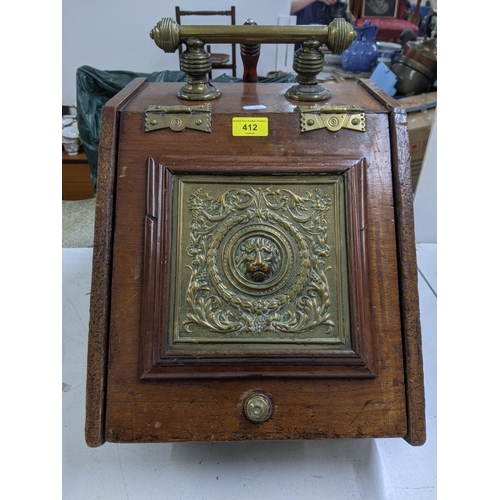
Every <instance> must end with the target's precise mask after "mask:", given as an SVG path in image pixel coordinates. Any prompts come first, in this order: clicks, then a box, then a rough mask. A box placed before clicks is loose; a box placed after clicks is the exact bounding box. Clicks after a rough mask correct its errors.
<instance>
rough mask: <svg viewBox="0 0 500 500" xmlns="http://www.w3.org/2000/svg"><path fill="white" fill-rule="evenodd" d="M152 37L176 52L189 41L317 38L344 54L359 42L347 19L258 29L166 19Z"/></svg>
mask: <svg viewBox="0 0 500 500" xmlns="http://www.w3.org/2000/svg"><path fill="white" fill-rule="evenodd" d="M149 36H150V37H151V38H152V39H153V40H154V41H155V43H156V45H158V47H160V49H162V50H164V51H165V52H175V51H176V50H177V48H178V47H179V45H180V44H181V43H183V42H186V40H188V39H189V38H198V39H200V40H203V42H204V43H243V44H251V45H255V44H262V43H302V42H304V41H305V40H310V39H311V38H315V39H317V40H319V41H320V42H321V43H324V44H325V45H326V46H327V47H328V48H329V49H330V50H331V51H332V53H334V54H341V53H342V52H343V51H344V50H345V49H347V48H348V47H349V46H350V45H351V43H352V42H353V41H354V40H355V39H356V32H355V31H354V28H353V27H352V25H351V24H349V23H348V22H347V21H346V20H345V19H341V18H337V19H334V20H333V21H332V22H331V23H330V24H329V25H328V26H259V25H241V26H238V25H223V26H188V25H182V26H181V25H179V24H177V23H176V22H175V21H174V20H173V19H171V18H165V17H164V18H163V19H162V20H161V21H159V22H158V23H157V24H156V26H155V27H154V28H153V29H152V30H151V31H150V33H149Z"/></svg>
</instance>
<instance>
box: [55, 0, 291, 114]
mask: <svg viewBox="0 0 500 500" xmlns="http://www.w3.org/2000/svg"><path fill="white" fill-rule="evenodd" d="M176 5H180V6H182V8H183V9H184V10H227V9H229V8H230V7H231V5H234V6H235V7H236V24H237V25H242V24H244V23H245V21H246V20H247V19H249V18H252V19H253V20H254V21H255V22H256V23H257V24H259V25H276V24H278V18H279V17H280V16H289V15H290V0H273V1H272V2H269V1H268V0H252V2H248V1H243V0H211V1H210V3H206V2H201V1H200V0H182V2H180V1H179V0H176V1H165V0H148V1H147V2H137V0H106V1H102V0H85V1H82V0H64V2H63V3H62V104H63V105H67V106H69V105H72V104H74V102H75V100H76V83H75V75H76V70H77V69H78V68H79V67H80V66H83V65H88V66H92V67H94V68H97V69H101V70H108V71H110V70H123V71H133V72H141V73H151V72H154V71H164V70H169V71H179V55H178V53H177V52H175V53H173V54H167V53H165V52H163V51H162V50H161V49H159V48H158V47H157V46H156V44H155V43H154V41H153V40H152V39H151V38H150V36H149V32H150V31H151V29H153V28H154V27H155V25H156V23H158V22H159V21H161V19H162V18H164V17H171V18H172V19H175V6H176ZM187 19H188V20H189V19H192V20H191V21H189V24H190V25H201V24H228V23H229V24H230V22H231V21H230V18H229V17H208V16H205V17H199V16H197V17H192V18H187ZM183 22H184V23H185V21H183ZM211 47H212V52H221V51H224V52H226V51H227V48H228V46H227V45H221V44H211ZM236 59H237V61H236V64H237V71H236V74H237V76H238V77H240V78H241V77H242V76H243V63H242V61H241V57H240V54H239V46H238V45H237V46H236ZM283 64H284V61H283ZM275 67H276V45H275V44H263V45H262V47H261V52H260V57H259V64H258V67H257V72H258V74H259V76H266V74H267V73H268V72H269V71H274V70H275ZM288 68H291V61H290V60H289V61H288ZM282 69H283V68H282ZM223 72H225V73H227V74H230V73H229V72H228V70H223V71H220V70H217V71H214V72H213V76H214V77H217V76H219V75H221V74H222V73H223Z"/></svg>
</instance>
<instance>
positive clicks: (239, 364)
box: [140, 157, 376, 380]
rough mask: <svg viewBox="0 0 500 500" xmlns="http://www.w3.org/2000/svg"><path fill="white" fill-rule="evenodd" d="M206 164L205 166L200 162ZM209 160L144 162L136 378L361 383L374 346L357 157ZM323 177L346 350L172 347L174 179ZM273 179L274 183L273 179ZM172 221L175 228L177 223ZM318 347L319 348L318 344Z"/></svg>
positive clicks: (362, 165) (370, 369)
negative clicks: (329, 179)
mask: <svg viewBox="0 0 500 500" xmlns="http://www.w3.org/2000/svg"><path fill="white" fill-rule="evenodd" d="M207 160H208V161H207ZM214 161H215V162H216V164H217V163H218V167H217V169H214V167H209V166H206V165H211V164H213V163H212V162H211V161H209V159H207V158H206V157H204V158H203V159H201V158H200V160H199V162H197V161H196V158H194V159H193V158H191V159H190V162H189V164H188V163H186V161H185V160H184V159H182V158H177V157H169V158H168V159H167V160H166V161H162V162H161V163H160V162H157V161H155V160H154V159H153V158H148V160H147V162H148V164H147V171H148V180H147V195H146V214H145V237H144V281H143V308H142V326H141V329H142V331H141V348H140V349H141V353H140V354H141V358H140V359H141V379H142V380H148V379H172V378H174V379H175V378H177V379H182V378H196V377H203V378H207V377H208V378H235V377H248V376H260V377H313V378H314V377H332V378H333V377H356V378H359V377H368V378H372V377H375V376H376V372H375V342H374V332H373V325H372V319H371V300H370V296H369V293H367V291H368V290H370V283H369V272H368V265H369V263H368V257H367V248H366V245H367V243H366V231H365V230H366V228H367V214H366V210H367V203H366V196H367V194H366V185H365V169H366V161H365V159H364V158H352V159H351V158H348V159H346V158H338V159H332V157H328V158H326V157H324V158H323V157H321V158H315V159H314V160H311V158H310V157H309V158H296V157H294V159H293V160H290V159H287V158H281V157H277V158H269V157H262V158H259V157H257V158H252V159H251V160H249V161H248V162H246V163H245V162H243V163H241V162H240V163H239V164H238V165H237V166H236V167H235V166H234V165H224V164H222V165H221V160H220V159H217V160H215V159H214ZM214 174H215V175H219V176H224V177H227V176H231V175H238V176H242V175H247V176H256V177H259V178H260V177H262V176H266V177H269V179H270V180H272V179H273V176H276V175H279V176H281V177H286V176H291V175H295V176H298V175H300V176H302V175H303V176H304V181H306V177H305V176H309V178H310V179H318V178H320V177H321V176H325V175H330V176H338V177H339V178H342V181H343V186H344V196H343V199H344V204H345V229H346V234H345V242H346V247H347V250H346V251H347V283H346V285H347V288H348V302H349V324H350V336H349V339H350V340H349V346H347V347H343V348H340V349H339V348H337V349H335V348H328V347H325V346H322V347H321V348H317V346H315V347H314V348H311V347H310V346H309V347H308V346H305V347H297V346H294V348H293V349H286V348H279V347H277V346H273V347H272V348H267V349H266V348H253V349H251V350H248V349H237V348H235V346H234V345H230V346H224V345H223V344H224V343H222V342H221V345H220V347H219V346H216V348H215V349H202V348H200V349H197V348H196V346H195V348H193V347H192V346H190V348H186V349H182V348H179V347H178V346H176V347H174V346H173V345H172V343H171V342H170V341H169V339H170V336H169V334H168V333H167V332H166V330H168V329H169V328H171V321H170V319H171V318H169V314H170V313H169V306H168V304H170V303H171V302H172V300H174V298H173V297H172V296H171V295H172V290H174V291H177V288H176V287H175V286H172V283H171V280H173V279H175V276H173V274H175V273H173V271H172V260H174V261H175V259H171V257H172V255H173V251H174V249H173V247H172V245H173V234H174V233H175V231H174V226H175V224H177V223H178V222H179V221H177V220H176V221H174V220H173V217H172V214H173V213H174V211H175V210H174V203H175V201H174V184H175V180H176V176H177V178H179V176H183V177H184V178H186V177H187V176H190V175H193V176H203V175H211V176H214ZM274 179H276V177H274ZM179 223H180V222H179ZM325 344H326V343H325Z"/></svg>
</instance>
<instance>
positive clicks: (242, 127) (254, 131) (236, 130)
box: [233, 116, 268, 137]
mask: <svg viewBox="0 0 500 500" xmlns="http://www.w3.org/2000/svg"><path fill="white" fill-rule="evenodd" d="M267 135H268V123H267V118H252V117H248V116H242V117H239V116H234V117H233V136H238V137H242V136H253V137H255V136H261V137H267Z"/></svg>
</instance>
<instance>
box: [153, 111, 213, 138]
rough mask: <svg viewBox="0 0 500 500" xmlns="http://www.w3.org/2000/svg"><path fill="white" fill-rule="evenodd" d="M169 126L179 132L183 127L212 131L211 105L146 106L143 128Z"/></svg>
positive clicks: (158, 128) (155, 128) (154, 128)
mask: <svg viewBox="0 0 500 500" xmlns="http://www.w3.org/2000/svg"><path fill="white" fill-rule="evenodd" d="M163 128H169V129H171V130H173V131H174V132H181V131H183V130H184V129H185V128H190V129H194V130H200V131H201V132H212V105H211V104H202V105H200V106H148V108H147V109H146V118H145V130H146V132H152V131H154V130H160V129H163Z"/></svg>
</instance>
